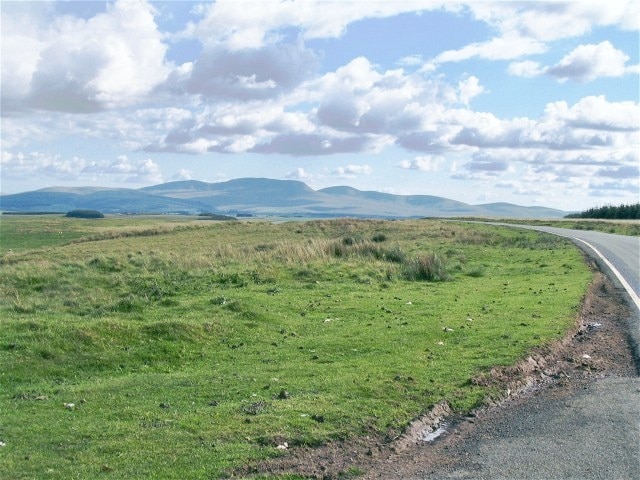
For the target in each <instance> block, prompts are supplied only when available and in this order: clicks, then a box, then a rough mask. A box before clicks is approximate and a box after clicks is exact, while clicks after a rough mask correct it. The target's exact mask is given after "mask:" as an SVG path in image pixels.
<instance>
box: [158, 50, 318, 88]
mask: <svg viewBox="0 0 640 480" xmlns="http://www.w3.org/2000/svg"><path fill="white" fill-rule="evenodd" d="M316 64H317V58H316V55H315V53H314V52H313V51H312V50H310V49H307V48H305V47H304V46H303V45H302V43H301V42H294V43H288V44H280V45H267V46H264V47H260V48H254V49H246V50H225V49H222V48H220V47H216V48H214V47H211V48H209V49H207V50H205V51H204V52H203V53H202V54H201V56H200V58H198V59H197V60H196V61H195V62H193V63H190V64H186V65H183V66H182V67H181V68H180V69H178V70H176V71H175V72H174V74H173V75H172V76H171V78H170V80H169V88H170V89H172V90H173V91H178V92H181V91H182V92H186V93H189V94H192V95H201V96H202V97H203V99H205V100H210V99H211V100H228V99H232V100H254V99H261V98H269V97H275V96H277V95H279V94H281V93H282V92H284V91H287V90H290V89H292V88H293V87H295V86H296V85H298V84H299V83H300V82H302V81H303V80H305V79H307V78H309V77H310V75H311V74H312V73H313V72H314V71H315V66H316Z"/></svg>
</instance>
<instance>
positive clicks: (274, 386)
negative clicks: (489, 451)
mask: <svg viewBox="0 0 640 480" xmlns="http://www.w3.org/2000/svg"><path fill="white" fill-rule="evenodd" d="M128 221H129V222H132V220H131V219H129V220H128ZM121 227H122V228H123V232H126V231H129V230H127V229H126V228H125V227H126V225H122V226H121ZM128 228H129V229H130V228H131V226H130V225H129V227H128ZM136 228H139V227H136ZM145 228H151V226H150V225H147V226H145ZM105 238H106V237H105ZM590 278H591V275H590V272H589V270H588V269H587V267H586V266H585V265H584V262H583V260H582V258H581V255H580V253H579V252H578V251H577V250H576V249H575V248H573V247H572V246H571V245H570V244H569V243H568V242H566V241H565V240H563V239H561V238H556V237H552V236H545V235H542V234H539V233H536V232H528V231H513V230H511V229H507V228H500V227H492V226H485V225H464V224H453V223H445V222H438V221H395V222H384V221H351V220H337V221H315V222H304V223H284V224H279V225H271V224H268V223H260V222H255V223H239V222H237V223H217V224H207V225H206V226H203V227H200V228H195V227H194V228H189V229H175V228H173V229H171V228H168V229H167V230H166V231H163V232H159V233H158V234H156V235H154V236H131V235H128V234H123V235H120V236H117V235H110V236H109V239H103V240H100V241H85V242H82V243H72V244H67V245H64V246H58V247H55V248H54V247H51V248H48V249H46V250H42V249H41V250H22V251H18V252H13V253H11V254H5V255H4V256H3V257H1V260H0V285H2V289H1V290H0V364H2V365H3V368H2V371H1V372H0V383H1V387H2V388H1V389H0V413H1V415H0V418H1V419H2V420H1V421H0V422H1V423H0V440H1V441H2V442H4V443H5V446H4V447H2V448H0V456H2V461H1V462H0V477H2V478H40V477H44V476H46V477H47V478H96V477H99V476H101V475H109V477H110V478H219V477H222V476H224V475H225V474H227V473H228V472H229V471H231V470H233V469H234V468H238V467H240V466H242V465H246V464H250V463H251V462H253V461H256V460H258V459H263V458H266V457H271V456H277V455H283V454H286V452H285V451H283V450H281V449H278V448H277V447H278V445H282V444H283V443H284V442H287V444H288V445H289V448H295V447H297V446H314V445H320V444H322V443H324V442H326V441H328V440H331V439H341V438H349V437H353V436H361V435H367V434H370V433H372V432H374V433H376V434H382V435H384V434H387V435H389V436H395V435H396V434H397V433H399V432H400V431H401V430H402V429H403V428H404V427H405V426H406V425H407V424H408V422H410V421H411V419H413V418H415V417H416V416H417V415H419V414H421V413H422V412H425V411H426V410H428V409H429V408H430V407H431V406H432V405H434V404H436V403H438V402H440V401H442V400H446V401H448V402H450V404H451V405H452V406H453V407H454V408H455V409H456V410H458V411H461V412H462V411H466V410H469V409H471V408H473V407H475V406H477V405H479V404H480V403H481V402H482V401H483V400H484V399H485V398H486V396H487V395H492V393H494V392H492V391H491V390H489V389H487V388H486V387H481V386H478V385H475V384H474V383H473V382H472V381H471V379H472V378H473V377H474V376H475V375H477V374H478V373H481V372H485V371H488V369H490V368H491V367H492V366H496V365H508V364H511V363H513V362H514V361H515V360H517V359H519V358H521V357H523V356H524V355H526V353H527V351H529V350H530V349H531V348H533V347H534V346H536V345H540V344H545V343H547V342H551V341H553V340H555V339H558V338H560V337H561V336H563V334H564V332H565V331H566V330H567V328H568V327H569V326H570V325H572V324H573V322H574V321H575V315H576V312H577V309H578V306H579V304H580V301H581V297H582V295H583V293H584V291H585V289H586V285H587V284H588V282H589V280H590ZM71 405H72V406H71Z"/></svg>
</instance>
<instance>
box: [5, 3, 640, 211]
mask: <svg viewBox="0 0 640 480" xmlns="http://www.w3.org/2000/svg"><path fill="white" fill-rule="evenodd" d="M0 9H1V10H0V14H1V22H2V25H1V27H2V28H1V39H0V40H1V57H0V62H1V84H0V92H1V107H2V110H1V122H2V123H1V129H0V141H1V157H0V158H1V160H0V167H1V170H0V182H1V183H0V192H2V194H10V193H18V192H24V191H30V190H36V189H40V188H45V187H50V186H107V187H127V188H139V187H143V186H148V185H155V184H159V183H163V182H170V181H176V180H191V179H193V180H201V181H205V182H222V181H227V180H231V179H234V178H242V177H265V178H274V179H290V180H299V181H302V182H305V183H306V184H307V185H309V186H310V187H311V188H314V189H320V188H324V187H329V186H335V185H349V186H352V187H355V188H357V189H359V190H375V191H380V192H388V193H394V194H401V195H408V194H412V195H413V194H424V195H438V196H443V197H447V198H451V199H455V200H459V201H463V202H466V203H470V204H482V203H490V202H510V203H516V204H519V205H541V206H547V207H554V208H560V209H563V210H584V209H586V208H590V207H593V206H600V205H607V204H614V205H617V204H621V203H635V202H638V201H639V189H640V181H639V178H640V172H639V166H640V104H639V100H640V98H639V97H640V93H639V92H640V81H639V79H640V59H639V50H640V40H639V38H640V37H639V30H640V2H637V1H635V0H630V1H624V0H609V1H606V2H603V1H601V0H595V1H578V2H545V1H539V2H521V1H496V2H485V1H472V2H452V1H445V2H434V1H421V0H410V1H403V0H396V1H391V0H382V1H358V0H352V1H335V2H334V1H316V0H308V1H302V0H283V1H275V0H273V1H271V0H263V1H253V2H250V1H242V0H230V1H217V2H190V1H161V2H154V1H146V0H118V1H115V2H102V1H51V2H45V1H35V2H29V1H7V0H2V1H0Z"/></svg>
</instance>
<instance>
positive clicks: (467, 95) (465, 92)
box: [458, 75, 484, 106]
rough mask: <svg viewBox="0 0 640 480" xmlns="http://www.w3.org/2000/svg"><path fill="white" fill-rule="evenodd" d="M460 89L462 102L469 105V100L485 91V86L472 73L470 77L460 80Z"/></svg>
mask: <svg viewBox="0 0 640 480" xmlns="http://www.w3.org/2000/svg"><path fill="white" fill-rule="evenodd" d="M458 91H459V92H460V93H459V97H460V102H461V103H463V104H464V105H466V106H469V102H470V101H471V99H472V98H474V97H477V96H478V95H480V94H481V93H483V92H484V87H483V86H482V85H480V80H479V79H478V77H475V76H473V75H472V76H470V77H469V78H466V79H465V80H461V81H460V82H458Z"/></svg>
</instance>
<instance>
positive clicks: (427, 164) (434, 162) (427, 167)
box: [397, 155, 445, 172]
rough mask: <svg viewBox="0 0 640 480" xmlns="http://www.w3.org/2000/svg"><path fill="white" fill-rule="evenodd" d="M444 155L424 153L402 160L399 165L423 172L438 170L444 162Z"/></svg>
mask: <svg viewBox="0 0 640 480" xmlns="http://www.w3.org/2000/svg"><path fill="white" fill-rule="evenodd" d="M444 161H445V159H444V157H441V156H434V155H423V156H419V157H415V158H413V159H412V160H402V161H401V162H400V163H398V165H397V166H398V167H400V168H404V169H406V170H420V171H422V172H437V171H438V170H440V168H441V167H442V165H443V164H444Z"/></svg>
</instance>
